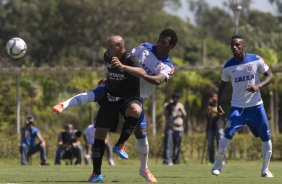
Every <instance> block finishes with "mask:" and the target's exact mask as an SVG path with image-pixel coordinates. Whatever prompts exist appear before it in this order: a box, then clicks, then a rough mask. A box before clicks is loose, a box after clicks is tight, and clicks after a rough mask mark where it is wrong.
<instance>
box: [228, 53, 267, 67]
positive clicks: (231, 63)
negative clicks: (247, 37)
mask: <svg viewBox="0 0 282 184" xmlns="http://www.w3.org/2000/svg"><path fill="white" fill-rule="evenodd" d="M260 59H262V58H261V57H260V56H259V55H256V54H253V53H245V59H244V61H243V62H238V61H237V60H236V59H235V58H234V57H233V58H231V59H229V60H228V61H227V62H226V63H225V64H224V67H223V68H228V67H232V66H236V65H240V64H246V63H250V62H254V61H258V60H260Z"/></svg>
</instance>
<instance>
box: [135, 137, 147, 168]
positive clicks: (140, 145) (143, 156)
mask: <svg viewBox="0 0 282 184" xmlns="http://www.w3.org/2000/svg"><path fill="white" fill-rule="evenodd" d="M136 148H137V152H138V153H139V159H140V171H144V170H145V169H148V155H149V143H148V139H147V137H145V138H144V139H136Z"/></svg>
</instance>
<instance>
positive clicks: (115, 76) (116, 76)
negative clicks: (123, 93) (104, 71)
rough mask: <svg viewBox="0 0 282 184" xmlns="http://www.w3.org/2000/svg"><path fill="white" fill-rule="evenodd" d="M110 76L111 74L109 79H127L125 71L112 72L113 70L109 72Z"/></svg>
mask: <svg viewBox="0 0 282 184" xmlns="http://www.w3.org/2000/svg"><path fill="white" fill-rule="evenodd" d="M108 76H109V79H111V80H124V79H125V75H124V74H123V73H111V72H109V74H108Z"/></svg>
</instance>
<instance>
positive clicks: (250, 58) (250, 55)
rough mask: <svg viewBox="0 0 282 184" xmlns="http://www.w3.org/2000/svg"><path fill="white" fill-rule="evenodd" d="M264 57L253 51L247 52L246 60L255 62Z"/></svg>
mask: <svg viewBox="0 0 282 184" xmlns="http://www.w3.org/2000/svg"><path fill="white" fill-rule="evenodd" d="M260 59H262V58H261V57H260V56H259V55H257V54H253V53H246V57H245V61H246V62H253V61H257V60H260Z"/></svg>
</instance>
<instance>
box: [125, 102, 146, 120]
mask: <svg viewBox="0 0 282 184" xmlns="http://www.w3.org/2000/svg"><path fill="white" fill-rule="evenodd" d="M141 112H142V108H141V107H140V105H139V104H135V103H132V104H131V105H130V106H129V107H128V108H127V109H126V111H125V116H126V117H134V118H139V117H140V115H141Z"/></svg>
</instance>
